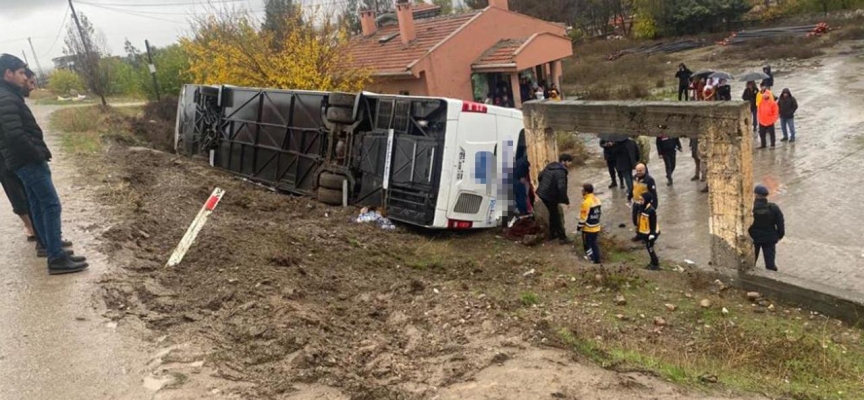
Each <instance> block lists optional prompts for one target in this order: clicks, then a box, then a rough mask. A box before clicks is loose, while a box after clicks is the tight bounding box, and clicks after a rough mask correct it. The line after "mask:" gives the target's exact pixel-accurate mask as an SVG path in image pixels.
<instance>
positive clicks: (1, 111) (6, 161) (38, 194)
mask: <svg viewBox="0 0 864 400" xmlns="http://www.w3.org/2000/svg"><path fill="white" fill-rule="evenodd" d="M0 74H2V80H0V183H2V185H3V190H4V192H5V193H6V196H7V197H8V198H9V202H10V203H11V204H12V209H13V211H14V212H15V214H16V215H18V217H19V218H20V219H21V221H22V223H23V224H24V230H25V234H26V235H27V240H28V241H30V242H35V250H36V256H37V257H44V258H47V259H48V273H49V274H51V275H57V274H67V273H71V272H79V271H83V270H85V269H87V267H88V264H87V260H86V258H84V257H81V256H76V255H75V254H74V251H72V250H68V249H66V248H67V247H71V246H72V243H71V242H69V241H67V240H64V239H63V235H62V227H61V218H60V212H61V204H60V198H59V197H58V196H57V191H56V189H55V188H54V183H53V181H52V179H51V168H50V167H49V166H48V163H49V162H50V161H51V159H52V154H51V151H50V150H49V149H48V145H47V144H46V143H45V139H44V137H43V134H42V129H41V128H40V127H39V124H38V123H37V122H36V118H35V117H34V116H33V113H32V111H31V110H30V107H28V106H27V104H26V103H25V101H24V98H26V97H28V96H29V95H30V93H31V92H32V91H33V90H34V89H35V86H36V81H35V74H33V72H32V71H31V70H30V68H28V67H27V64H26V63H24V61H21V59H19V58H17V57H15V56H12V55H9V54H2V55H0Z"/></svg>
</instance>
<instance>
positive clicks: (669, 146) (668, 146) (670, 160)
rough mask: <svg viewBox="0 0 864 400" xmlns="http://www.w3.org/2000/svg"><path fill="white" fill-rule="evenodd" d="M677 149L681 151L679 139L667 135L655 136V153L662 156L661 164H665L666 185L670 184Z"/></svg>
mask: <svg viewBox="0 0 864 400" xmlns="http://www.w3.org/2000/svg"><path fill="white" fill-rule="evenodd" d="M679 151H683V148H682V147H681V139H678V138H670V137H668V136H659V137H658V138H657V154H660V157H663V164H665V165H666V186H672V174H673V173H674V172H675V163H676V162H677V158H678V152H679Z"/></svg>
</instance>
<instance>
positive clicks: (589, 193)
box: [576, 183, 601, 264]
mask: <svg viewBox="0 0 864 400" xmlns="http://www.w3.org/2000/svg"><path fill="white" fill-rule="evenodd" d="M600 207H601V203H600V199H598V198H597V197H596V196H594V185H592V184H590V183H586V184H584V185H582V207H581V209H580V210H579V225H578V226H577V227H576V231H577V232H582V246H583V247H584V248H585V259H586V260H589V261H591V262H593V263H594V264H600V246H599V245H598V244H597V239H598V236H600V214H601V210H600Z"/></svg>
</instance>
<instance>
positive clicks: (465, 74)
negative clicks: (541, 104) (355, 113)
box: [415, 8, 572, 100]
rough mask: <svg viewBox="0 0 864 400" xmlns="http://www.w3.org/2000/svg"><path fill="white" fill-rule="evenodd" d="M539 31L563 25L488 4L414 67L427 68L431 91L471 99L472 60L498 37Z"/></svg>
mask: <svg viewBox="0 0 864 400" xmlns="http://www.w3.org/2000/svg"><path fill="white" fill-rule="evenodd" d="M538 32H551V33H554V34H557V35H561V36H563V35H565V34H566V30H565V29H564V27H562V26H559V25H555V24H552V23H549V22H544V21H540V20H536V19H534V18H531V17H527V16H525V15H521V14H518V13H515V12H511V11H504V10H500V9H496V8H490V9H488V10H486V11H485V12H483V13H482V14H480V15H479V16H478V17H477V18H476V19H475V20H474V21H473V22H472V23H469V24H468V25H466V26H465V27H464V28H463V29H462V30H461V31H459V32H458V33H457V34H456V35H454V36H453V37H452V38H450V39H449V40H447V41H445V42H444V43H443V44H442V45H441V46H440V47H439V48H437V49H436V50H434V51H433V52H432V53H431V54H430V55H429V56H427V57H425V58H423V59H422V60H421V61H420V62H419V63H418V65H417V66H416V67H415V70H421V71H425V72H426V75H427V81H428V89H429V93H431V94H432V95H435V96H445V97H453V98H458V99H466V100H471V99H473V97H474V96H473V93H472V90H471V73H472V70H471V64H472V63H473V62H474V61H475V60H477V58H479V57H480V56H481V55H482V54H483V52H485V51H486V50H487V49H489V48H490V47H492V46H493V45H495V44H496V43H498V41H499V40H502V39H521V38H527V37H530V36H531V35H534V34H535V33H538ZM571 54H572V53H571ZM514 90H515V89H514Z"/></svg>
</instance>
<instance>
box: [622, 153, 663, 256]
mask: <svg viewBox="0 0 864 400" xmlns="http://www.w3.org/2000/svg"><path fill="white" fill-rule="evenodd" d="M642 193H651V205H652V206H653V207H654V209H657V184H656V183H655V182H654V178H653V177H651V175H650V174H648V168H647V167H646V166H645V164H641V163H640V164H637V165H636V176H635V177H634V179H633V190H631V191H630V193H629V195H628V196H627V202H628V205H629V206H630V209H631V216H632V219H633V225H634V226H636V227H638V226H639V214H640V213H641V212H642V209H643V208H644V207H645V204H644V201H643V200H642ZM639 240H640V238H639V235H636V236H634V237H633V239H632V241H634V242H638V241H639Z"/></svg>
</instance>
